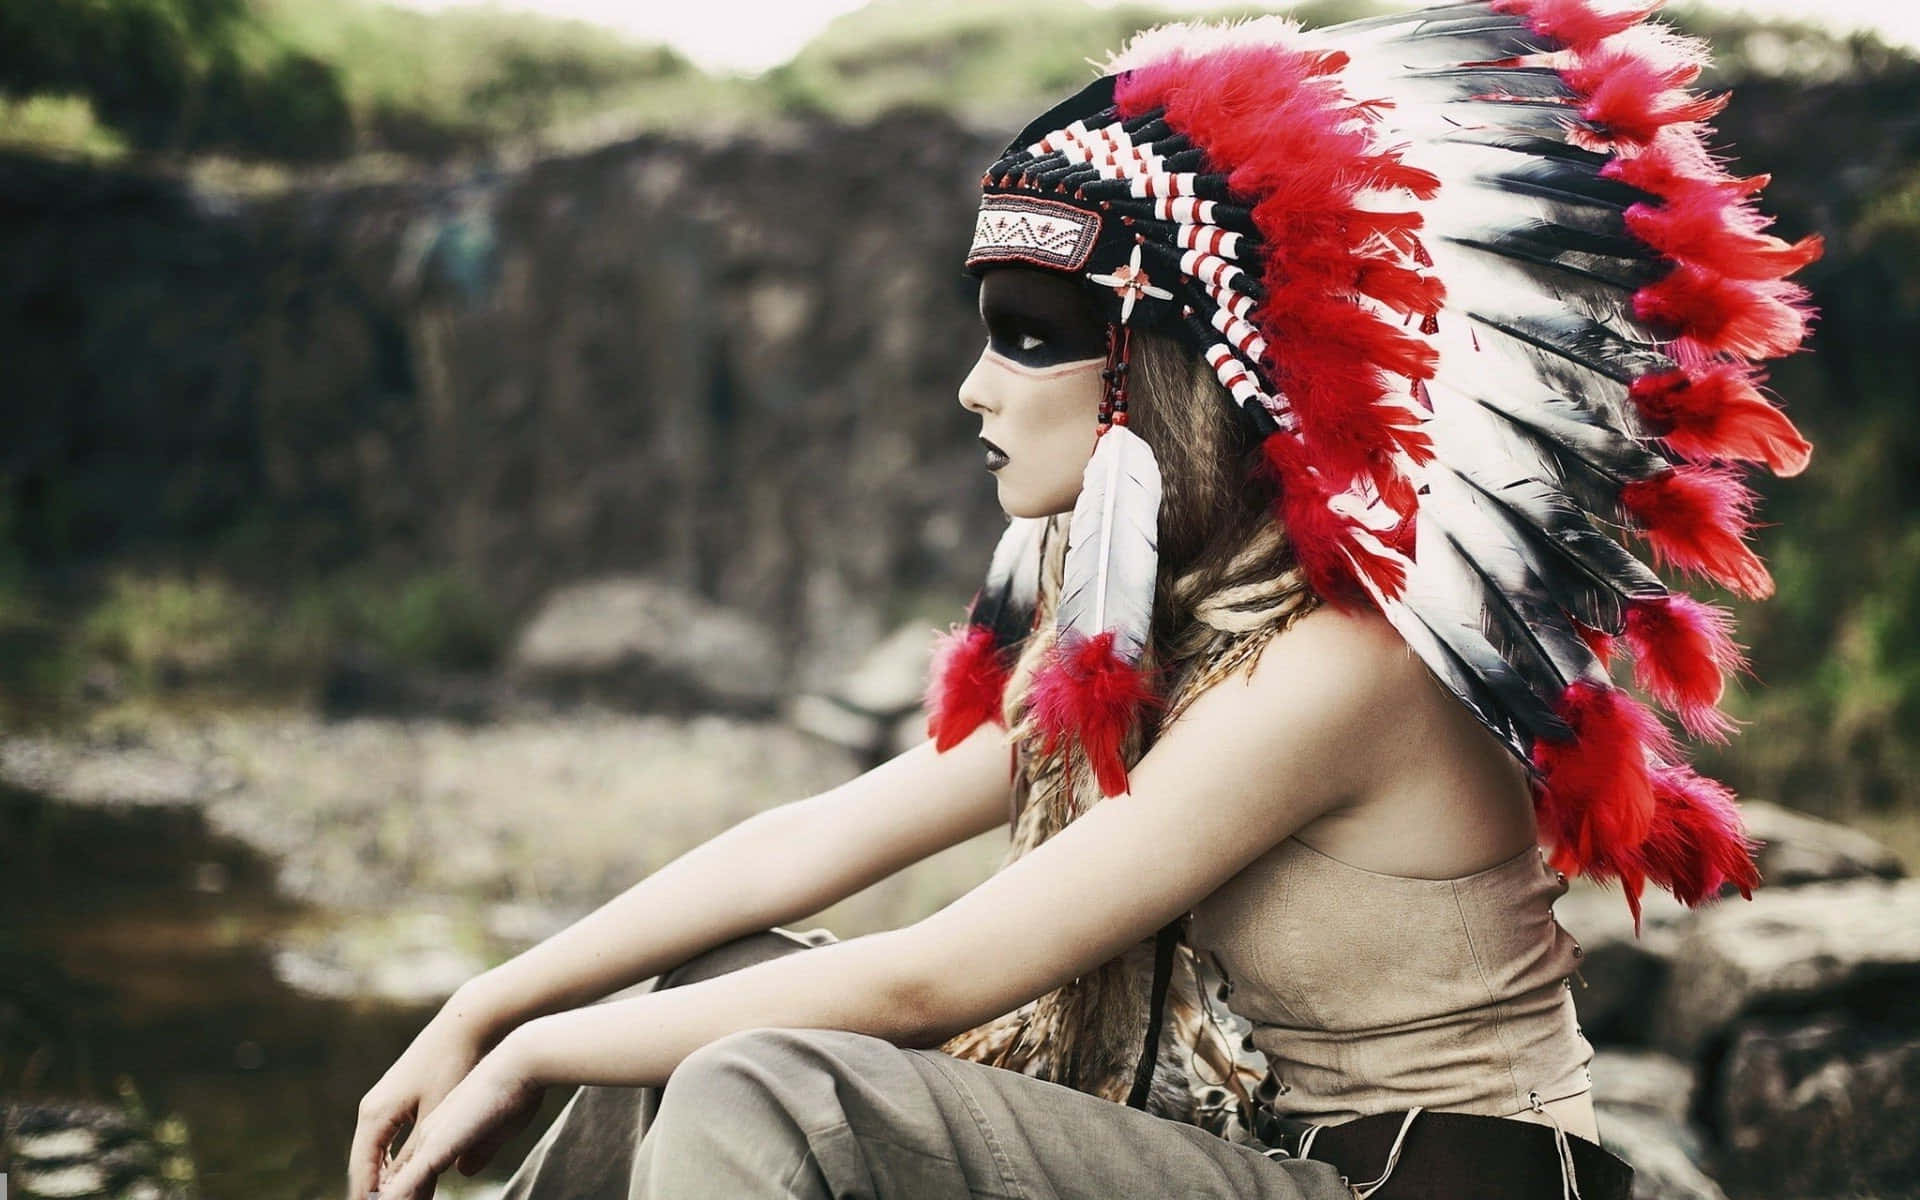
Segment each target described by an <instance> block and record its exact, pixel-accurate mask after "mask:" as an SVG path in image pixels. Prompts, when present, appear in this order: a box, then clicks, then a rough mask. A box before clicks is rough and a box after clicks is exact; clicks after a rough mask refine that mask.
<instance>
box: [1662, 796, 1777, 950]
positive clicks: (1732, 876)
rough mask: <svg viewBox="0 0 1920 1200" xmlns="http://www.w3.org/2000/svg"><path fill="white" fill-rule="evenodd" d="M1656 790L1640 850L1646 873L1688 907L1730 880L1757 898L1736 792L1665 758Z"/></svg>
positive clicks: (1757, 879) (1749, 842) (1755, 873)
mask: <svg viewBox="0 0 1920 1200" xmlns="http://www.w3.org/2000/svg"><path fill="white" fill-rule="evenodd" d="M1653 794H1654V818H1653V829H1652V831H1651V832H1650V833H1649V834H1648V835H1647V842H1646V845H1645V846H1644V847H1643V849H1642V854H1643V856H1644V857H1645V859H1646V870H1647V876H1648V878H1650V879H1652V880H1653V881H1654V882H1655V883H1657V884H1659V885H1660V886H1661V887H1664V888H1666V889H1667V890H1668V891H1670V892H1672V893H1673V895H1674V898H1675V899H1677V900H1679V901H1680V902H1681V903H1683V904H1686V905H1689V906H1697V905H1699V904H1702V903H1704V902H1705V901H1707V900H1711V899H1713V898H1714V897H1715V896H1717V895H1718V894H1719V893H1720V889H1721V888H1722V887H1724V886H1726V885H1727V884H1729V883H1731V884H1733V885H1734V886H1735V887H1737V888H1739V889H1740V894H1741V895H1742V896H1744V897H1746V898H1747V899H1749V900H1751V899H1753V889H1754V888H1756V887H1758V886H1760V869H1759V867H1758V866H1757V865H1755V863H1754V861H1753V850H1754V843H1753V842H1752V840H1751V839H1750V838H1748V837H1747V835H1746V827H1745V824H1744V822H1742V820H1741V818H1740V806H1739V803H1738V801H1737V800H1736V799H1735V797H1734V794H1733V791H1732V790H1731V789H1730V788H1728V787H1727V786H1726V785H1725V784H1723V783H1721V782H1720V781H1719V780H1716V779H1709V778H1707V777H1706V776H1704V775H1698V774H1695V773H1694V771H1693V769H1692V768H1691V767H1688V766H1686V765H1684V764H1679V763H1663V764H1660V765H1658V766H1656V767H1654V769H1653ZM1637 931H1638V930H1637V926H1636V932H1637Z"/></svg>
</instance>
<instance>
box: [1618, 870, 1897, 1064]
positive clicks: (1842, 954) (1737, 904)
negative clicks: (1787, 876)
mask: <svg viewBox="0 0 1920 1200" xmlns="http://www.w3.org/2000/svg"><path fill="white" fill-rule="evenodd" d="M1916 983H1920V880H1899V881H1892V882H1888V881H1883V880H1852V881H1848V882H1844V883H1819V884H1810V885H1808V886H1806V887H1800V888H1785V889H1781V890H1778V891H1773V890H1769V889H1762V890H1760V891H1759V892H1756V893H1755V894H1754V898H1753V900H1752V901H1751V902H1746V901H1738V900H1735V901H1723V902H1721V903H1718V904H1714V905H1711V906H1709V907H1708V908H1707V909H1705V910H1703V911H1702V912H1700V913H1699V914H1698V915H1697V916H1696V917H1695V918H1694V920H1693V921H1692V923H1691V927H1690V929H1689V930H1688V931H1687V933H1686V935H1685V937H1684V938H1683V939H1682V941H1681V943H1680V946H1679V948H1678V951H1677V952H1676V954H1675V955H1674V957H1673V959H1672V962H1671V968H1670V973H1669V977H1668V982H1667V987H1666V989H1665V993H1664V996H1663V999H1662V1002H1661V1004H1660V1007H1659V1011H1658V1013H1657V1016H1656V1020H1655V1035H1656V1039H1657V1041H1658V1042H1659V1044H1660V1045H1661V1046H1662V1047H1663V1048H1664V1049H1667V1050H1669V1051H1670V1052H1672V1053H1675V1054H1677V1055H1679V1056H1681V1057H1683V1058H1693V1057H1695V1056H1696V1055H1699V1054H1700V1053H1702V1052H1703V1051H1707V1050H1710V1049H1711V1044H1712V1043H1714V1042H1716V1041H1717V1040H1718V1039H1720V1038H1722V1037H1724V1036H1725V1034H1726V1032H1727V1031H1728V1029H1729V1028H1730V1027H1731V1026H1732V1025H1733V1023H1734V1022H1735V1021H1736V1020H1737V1019H1739V1018H1741V1017H1744V1016H1747V1015H1749V1014H1757V1013H1790V1012H1805V1013H1812V1012H1821V1011H1824V1010H1828V1009H1837V1010H1854V1011H1861V1012H1877V1010H1881V1009H1884V1008H1886V1007H1888V1006H1889V1005H1891V1006H1892V1007H1894V1008H1897V1009H1899V1010H1901V1015H1900V1016H1899V1018H1897V1020H1898V1022H1899V1023H1902V1024H1906V1025H1908V1026H1910V1027H1914V1028H1920V1008H1916V1006H1917V1005H1920V993H1916V992H1915V991H1914V985H1915V984H1916ZM1879 1015H1885V1014H1879Z"/></svg>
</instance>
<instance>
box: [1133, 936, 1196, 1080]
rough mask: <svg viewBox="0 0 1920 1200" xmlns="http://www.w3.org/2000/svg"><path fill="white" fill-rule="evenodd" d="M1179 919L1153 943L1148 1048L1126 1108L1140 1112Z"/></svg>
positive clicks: (1157, 1051)
mask: <svg viewBox="0 0 1920 1200" xmlns="http://www.w3.org/2000/svg"><path fill="white" fill-rule="evenodd" d="M1183 916H1184V914H1183ZM1181 919H1182V918H1181V917H1175V918H1174V919H1173V920H1171V921H1168V922H1167V923H1166V924H1165V925H1163V926H1161V928H1160V932H1159V934H1158V935H1156V936H1155V938H1154V941H1153V997H1152V999H1150V1000H1148V1001H1147V1044H1146V1045H1145V1046H1143V1047H1141V1049H1140V1065H1139V1066H1137V1067H1135V1068H1134V1069H1133V1091H1132V1092H1130V1093H1128V1095H1127V1107H1129V1108H1137V1109H1140V1110H1142V1111H1143V1112H1144V1111H1145V1110H1146V1107H1147V1093H1148V1092H1149V1091H1150V1090H1152V1088H1153V1067H1154V1063H1155V1062H1156V1061H1157V1060H1158V1059H1159V1057H1160V1017H1161V1015H1162V1013H1163V1012H1164V1011H1165V1010H1166V1006H1167V984H1168V982H1169V981H1170V980H1171V979H1172V978H1173V946H1174V943H1175V942H1177V941H1179V940H1180V922H1181Z"/></svg>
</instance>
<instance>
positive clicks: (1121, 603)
mask: <svg viewBox="0 0 1920 1200" xmlns="http://www.w3.org/2000/svg"><path fill="white" fill-rule="evenodd" d="M1160 491H1161V486H1160V464H1159V463H1158V462H1157V461H1155V459H1154V457H1153V451H1152V450H1151V449H1150V448H1149V447H1148V446H1147V444H1146V442H1144V441H1142V440H1141V439H1140V437H1139V435H1137V434H1135V433H1134V432H1133V431H1132V430H1130V429H1128V428H1127V427H1126V426H1125V425H1112V426H1109V427H1108V428H1107V431H1106V432H1105V433H1104V434H1102V435H1101V436H1100V439H1099V443H1098V445H1097V446H1095V448H1094V452H1093V455H1092V457H1091V458H1089V459H1088V460H1087V467H1086V473H1085V475H1084V476H1083V478H1082V481H1081V485H1080V498H1079V499H1078V501H1076V502H1075V504H1074V506H1073V520H1072V523H1071V525H1070V526H1069V528H1068V534H1067V560H1066V570H1065V575H1064V577H1063V579H1062V581H1061V588H1060V606H1059V612H1058V616H1057V618H1056V620H1057V623H1058V625H1059V628H1060V632H1061V633H1062V634H1063V635H1065V634H1066V633H1068V632H1070V631H1071V632H1076V633H1079V634H1082V635H1084V636H1085V637H1087V638H1093V637H1095V636H1097V635H1098V634H1100V633H1102V632H1111V633H1112V634H1113V653H1114V656H1115V657H1116V658H1119V659H1122V660H1124V661H1126V662H1129V663H1135V662H1138V661H1139V660H1140V655H1141V652H1142V651H1143V649H1144V648H1145V646H1146V643H1147V635H1148V632H1149V627H1150V626H1151V624H1152V621H1153V589H1154V577H1155V574H1156V572H1157V571H1158V569H1159V563H1160V554H1159V546H1160Z"/></svg>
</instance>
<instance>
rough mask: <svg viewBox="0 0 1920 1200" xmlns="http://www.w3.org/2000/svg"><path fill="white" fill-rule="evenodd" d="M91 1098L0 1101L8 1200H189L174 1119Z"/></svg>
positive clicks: (189, 1169)
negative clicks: (130, 1199)
mask: <svg viewBox="0 0 1920 1200" xmlns="http://www.w3.org/2000/svg"><path fill="white" fill-rule="evenodd" d="M143 1113H144V1110H141V1111H140V1112H134V1111H129V1110H127V1109H123V1108H118V1107H115V1106H112V1105H108V1104H102V1103H99V1102H97V1101H92V1100H58V1099H33V1100H12V1101H0V1170H3V1171H4V1172H5V1178H6V1185H7V1186H6V1188H5V1189H4V1190H5V1192H6V1194H7V1195H8V1196H9V1197H11V1198H12V1200H97V1198H98V1200H104V1198H106V1197H112V1198H114V1200H121V1198H124V1197H141V1198H143V1200H191V1198H192V1197H193V1196H194V1195H195V1192H194V1190H193V1188H192V1181H193V1179H194V1167H193V1161H192V1158H191V1157H190V1155H189V1154H188V1152H187V1149H186V1145H185V1141H186V1130H185V1127H184V1125H182V1124H181V1123H180V1122H179V1121H178V1120H177V1119H168V1120H163V1121H160V1122H158V1123H155V1122H152V1121H150V1120H148V1119H147V1118H146V1117H145V1116H144V1115H143Z"/></svg>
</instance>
